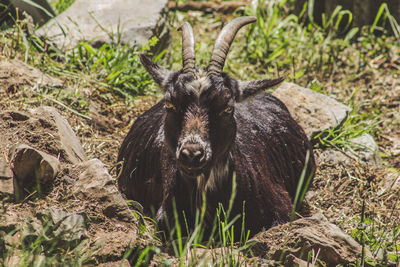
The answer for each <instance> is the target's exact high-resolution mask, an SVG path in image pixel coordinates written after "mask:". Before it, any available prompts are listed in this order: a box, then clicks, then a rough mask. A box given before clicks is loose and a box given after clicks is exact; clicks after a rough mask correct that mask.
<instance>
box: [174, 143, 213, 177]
mask: <svg viewBox="0 0 400 267" xmlns="http://www.w3.org/2000/svg"><path fill="white" fill-rule="evenodd" d="M177 159H178V168H179V169H180V170H181V171H182V172H183V173H184V174H186V175H188V176H197V175H199V174H201V173H202V172H203V169H204V167H205V165H206V164H207V155H206V148H205V147H204V146H202V145H201V144H197V143H186V144H183V145H182V147H181V148H180V150H179V151H178V153H177Z"/></svg>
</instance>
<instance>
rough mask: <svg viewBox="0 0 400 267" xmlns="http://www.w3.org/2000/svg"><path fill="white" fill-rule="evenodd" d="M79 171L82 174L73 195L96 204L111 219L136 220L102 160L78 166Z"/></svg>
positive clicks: (75, 185) (94, 160)
mask: <svg viewBox="0 0 400 267" xmlns="http://www.w3.org/2000/svg"><path fill="white" fill-rule="evenodd" d="M78 169H79V170H81V171H82V172H81V174H80V175H79V179H78V181H76V183H75V184H74V185H73V186H72V193H73V195H75V196H76V197H79V198H81V199H85V200H90V202H92V203H96V205H97V206H98V208H100V209H101V212H102V213H103V214H104V215H105V216H107V217H109V218H117V219H119V220H121V221H125V222H133V221H135V220H136V219H135V217H134V216H133V214H132V212H131V211H130V210H129V207H128V205H127V204H126V202H125V200H124V199H123V198H122V195H121V194H120V192H119V191H118V189H117V187H116V185H115V181H114V179H113V178H112V177H111V176H110V174H109V173H108V171H107V169H106V168H105V166H104V164H103V163H102V162H101V161H100V160H98V159H92V160H89V161H86V162H84V163H82V164H80V165H78Z"/></svg>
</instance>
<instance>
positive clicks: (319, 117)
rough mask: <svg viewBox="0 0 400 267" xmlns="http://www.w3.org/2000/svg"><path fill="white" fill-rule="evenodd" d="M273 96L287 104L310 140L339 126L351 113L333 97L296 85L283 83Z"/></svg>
mask: <svg viewBox="0 0 400 267" xmlns="http://www.w3.org/2000/svg"><path fill="white" fill-rule="evenodd" d="M273 95H274V96H276V97H278V98H279V99H280V100H281V101H282V102H283V103H285V105H286V106H287V108H288V109H289V111H290V114H291V115H292V116H293V118H294V119H295V120H296V121H297V122H298V123H299V124H300V125H301V126H302V127H303V129H304V131H305V132H306V134H307V136H308V138H310V139H312V137H313V136H315V135H316V134H317V133H319V132H322V131H324V130H327V129H331V128H335V127H337V126H339V125H340V124H341V123H342V122H343V121H344V120H345V119H346V117H347V115H348V113H349V112H350V111H351V108H349V107H347V106H345V105H343V104H341V103H339V102H338V101H336V100H334V99H333V98H331V97H328V96H326V95H323V94H320V93H318V92H315V91H313V90H311V89H307V88H304V87H301V86H298V85H296V84H294V83H286V82H285V83H283V84H282V85H281V86H279V87H278V88H277V89H276V90H275V91H274V92H273Z"/></svg>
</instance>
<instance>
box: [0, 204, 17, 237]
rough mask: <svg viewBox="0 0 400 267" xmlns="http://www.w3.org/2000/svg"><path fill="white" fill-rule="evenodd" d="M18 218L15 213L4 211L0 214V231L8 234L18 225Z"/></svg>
mask: <svg viewBox="0 0 400 267" xmlns="http://www.w3.org/2000/svg"><path fill="white" fill-rule="evenodd" d="M20 216H21V214H19V213H18V212H17V211H11V210H5V211H3V210H2V211H1V213H0V230H2V231H5V232H6V233H9V232H11V231H13V230H15V229H16V227H17V226H18V225H20V223H21V221H20Z"/></svg>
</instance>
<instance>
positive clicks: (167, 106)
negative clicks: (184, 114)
mask: <svg viewBox="0 0 400 267" xmlns="http://www.w3.org/2000/svg"><path fill="white" fill-rule="evenodd" d="M164 107H165V108H166V109H168V110H174V111H175V110H176V107H175V106H174V104H172V103H171V102H170V101H165V103H164Z"/></svg>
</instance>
